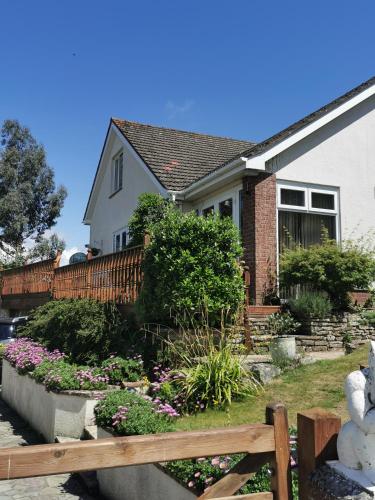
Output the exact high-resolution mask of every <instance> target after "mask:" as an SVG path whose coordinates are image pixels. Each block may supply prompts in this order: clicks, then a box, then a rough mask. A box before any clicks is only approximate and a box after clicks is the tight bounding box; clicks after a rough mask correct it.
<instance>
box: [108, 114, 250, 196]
mask: <svg viewBox="0 0 375 500" xmlns="http://www.w3.org/2000/svg"><path fill="white" fill-rule="evenodd" d="M112 121H113V123H115V125H116V126H117V127H118V129H119V130H120V131H121V132H122V134H123V135H124V136H125V138H126V139H127V140H128V141H129V142H130V144H131V145H132V146H133V148H134V149H135V150H136V152H137V153H138V154H139V156H140V157H141V158H142V159H143V161H144V162H145V163H146V164H147V165H148V167H149V168H150V169H151V170H152V172H153V173H154V175H155V176H156V177H157V178H158V180H159V181H160V182H161V184H162V185H163V186H164V187H165V188H167V189H169V190H172V191H181V190H182V189H184V188H186V187H187V186H189V185H190V184H192V183H193V182H195V181H197V180H198V179H200V178H201V177H204V176H205V175H207V174H209V173H210V172H212V171H213V170H215V169H217V168H219V167H220V166H221V165H223V164H224V163H227V162H228V161H229V160H230V159H231V158H233V157H235V156H236V155H239V154H240V153H241V151H245V150H248V149H249V148H251V147H253V146H254V145H255V143H253V142H249V141H239V140H236V139H229V138H227V137H217V136H213V135H205V134H197V133H195V132H185V131H182V130H175V129H170V128H163V127H154V126H152V125H144V124H141V123H135V122H130V121H126V120H120V119H117V118H112Z"/></svg>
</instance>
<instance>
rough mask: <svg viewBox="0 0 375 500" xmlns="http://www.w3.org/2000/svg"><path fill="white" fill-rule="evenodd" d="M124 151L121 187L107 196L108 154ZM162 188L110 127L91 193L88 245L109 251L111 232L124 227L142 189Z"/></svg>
mask: <svg viewBox="0 0 375 500" xmlns="http://www.w3.org/2000/svg"><path fill="white" fill-rule="evenodd" d="M121 149H122V150H123V153H124V167H123V168H124V170H123V188H122V189H121V190H120V191H118V192H117V193H116V194H114V195H113V196H111V170H112V158H113V157H114V156H115V155H116V154H117V153H118V152H119V151H120V150H121ZM146 192H147V193H161V194H162V195H163V196H166V191H165V190H164V189H163V187H162V186H161V185H159V183H158V182H157V181H156V180H155V179H154V178H153V174H151V173H150V172H149V171H148V169H147V167H146V166H145V165H144V164H143V162H142V160H141V159H140V158H139V157H138V156H137V155H136V153H135V152H134V150H133V149H132V147H131V146H130V145H129V144H128V143H127V141H126V140H125V139H122V137H121V136H120V135H118V134H116V132H115V131H114V130H111V131H110V134H109V137H108V141H107V145H106V148H105V151H104V154H103V157H102V162H101V167H100V169H99V172H98V178H97V182H96V187H95V192H94V193H93V196H92V204H93V207H94V208H93V211H92V215H91V217H90V245H91V246H92V247H95V248H100V249H101V250H102V252H103V254H107V253H111V252H112V248H113V247H112V245H113V233H114V232H116V231H118V230H119V229H123V228H126V227H127V224H128V220H129V218H130V216H131V215H132V213H133V211H134V209H135V207H136V205H137V201H138V197H139V195H140V194H142V193H146Z"/></svg>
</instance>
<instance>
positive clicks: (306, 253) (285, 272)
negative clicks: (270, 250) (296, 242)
mask: <svg viewBox="0 0 375 500" xmlns="http://www.w3.org/2000/svg"><path fill="white" fill-rule="evenodd" d="M374 281H375V255H374V251H373V250H372V249H370V248H369V247H366V246H365V245H363V242H362V241H357V242H354V241H347V242H344V243H343V244H342V245H339V244H338V243H337V242H336V241H335V240H330V239H329V238H328V237H327V235H323V242H322V244H321V245H312V246H310V247H308V248H303V247H301V246H295V247H294V248H291V249H285V250H284V252H283V253H282V255H281V257H280V284H281V286H285V287H289V286H293V285H304V284H307V285H309V286H310V287H312V288H313V289H315V290H318V291H324V292H326V293H327V294H328V295H329V297H330V299H331V302H332V303H333V305H334V307H335V308H336V309H339V310H340V309H346V308H347V307H348V305H349V302H350V299H349V292H351V291H353V290H358V289H359V290H367V289H369V288H371V285H372V283H373V282H374Z"/></svg>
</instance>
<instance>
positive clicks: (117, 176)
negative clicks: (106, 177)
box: [112, 151, 124, 194]
mask: <svg viewBox="0 0 375 500" xmlns="http://www.w3.org/2000/svg"><path fill="white" fill-rule="evenodd" d="M123 167H124V154H123V152H122V151H121V152H120V153H118V154H117V155H116V156H115V157H114V158H113V160H112V194H114V193H116V192H117V191H119V190H120V189H122V179H123V169H124V168H123Z"/></svg>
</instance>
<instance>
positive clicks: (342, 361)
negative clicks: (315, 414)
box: [177, 344, 368, 430]
mask: <svg viewBox="0 0 375 500" xmlns="http://www.w3.org/2000/svg"><path fill="white" fill-rule="evenodd" d="M367 353H368V344H366V345H365V346H363V347H361V348H360V349H357V350H356V351H355V352H354V353H352V354H350V355H348V356H343V357H341V358H338V359H335V360H330V361H319V362H317V363H315V364H313V365H307V366H301V367H299V368H296V369H295V370H291V371H289V372H286V373H284V375H282V376H281V377H280V378H278V379H275V380H274V381H273V382H272V383H271V384H269V385H267V386H265V389H264V391H263V392H261V393H260V394H259V395H258V396H255V397H252V398H249V399H246V400H244V401H241V402H236V403H233V404H232V406H231V408H230V410H228V411H226V412H225V411H215V410H207V411H205V412H204V413H200V414H198V415H196V416H189V417H183V418H181V419H178V422H177V428H178V430H193V429H204V428H213V427H223V426H226V425H238V424H245V423H255V422H263V421H264V412H265V407H266V405H267V404H268V403H270V402H277V401H280V402H283V403H284V404H285V405H286V406H287V408H288V415H289V423H290V424H291V425H296V421H297V412H298V411H301V410H306V409H308V408H314V407H321V408H326V409H328V410H330V411H332V412H334V413H336V414H337V415H340V416H341V417H342V419H343V421H345V420H347V419H348V414H347V411H346V401H345V397H344V389H343V386H344V381H345V378H346V376H347V375H348V374H349V373H350V372H351V371H353V370H357V369H358V367H359V365H360V364H362V365H366V366H367Z"/></svg>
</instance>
